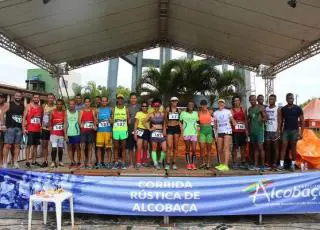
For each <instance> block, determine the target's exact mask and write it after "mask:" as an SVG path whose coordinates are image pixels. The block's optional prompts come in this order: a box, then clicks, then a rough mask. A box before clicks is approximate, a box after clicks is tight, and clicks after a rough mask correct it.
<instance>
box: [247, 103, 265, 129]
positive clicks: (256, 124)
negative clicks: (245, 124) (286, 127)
mask: <svg viewBox="0 0 320 230" xmlns="http://www.w3.org/2000/svg"><path fill="white" fill-rule="evenodd" d="M248 116H249V119H250V128H251V130H250V132H251V133H259V132H264V122H263V121H262V117H261V110H260V108H259V107H258V106H256V107H254V108H251V109H250V110H249V115H248Z"/></svg>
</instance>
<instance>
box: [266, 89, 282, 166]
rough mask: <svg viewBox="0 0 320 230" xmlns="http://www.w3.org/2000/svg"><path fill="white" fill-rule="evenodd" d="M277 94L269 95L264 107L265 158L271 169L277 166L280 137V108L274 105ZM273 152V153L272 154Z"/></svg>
mask: <svg viewBox="0 0 320 230" xmlns="http://www.w3.org/2000/svg"><path fill="white" fill-rule="evenodd" d="M276 100H277V96H276V95H274V94H271V95H270V96H269V106H268V107H267V108H266V114H267V121H266V142H267V151H266V160H267V163H268V164H269V165H271V166H272V168H273V169H276V168H277V163H278V160H279V139H280V126H279V125H280V113H281V110H280V109H279V108H278V107H277V106H276ZM272 153H274V154H272Z"/></svg>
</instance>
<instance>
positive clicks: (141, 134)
mask: <svg viewBox="0 0 320 230" xmlns="http://www.w3.org/2000/svg"><path fill="white" fill-rule="evenodd" d="M136 133H137V136H138V137H142V136H143V133H144V130H142V129H137V132H136Z"/></svg>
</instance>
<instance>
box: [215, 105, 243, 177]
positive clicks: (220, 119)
mask: <svg viewBox="0 0 320 230" xmlns="http://www.w3.org/2000/svg"><path fill="white" fill-rule="evenodd" d="M218 107H219V110H217V111H215V112H214V120H215V126H216V127H217V133H218V154H220V155H221V156H222V159H224V160H223V162H224V163H221V164H220V165H218V166H216V167H215V168H216V169H218V170H220V171H229V166H228V164H229V158H230V155H231V141H232V127H231V123H232V124H233V126H236V124H237V123H236V121H235V120H234V119H233V117H232V114H231V111H230V110H229V109H225V108H224V107H225V101H224V100H223V99H219V100H218Z"/></svg>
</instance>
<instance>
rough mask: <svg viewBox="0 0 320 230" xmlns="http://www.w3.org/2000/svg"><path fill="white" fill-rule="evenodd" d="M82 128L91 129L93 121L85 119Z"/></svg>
mask: <svg viewBox="0 0 320 230" xmlns="http://www.w3.org/2000/svg"><path fill="white" fill-rule="evenodd" d="M83 128H85V129H93V122H92V121H87V122H85V123H84V125H83Z"/></svg>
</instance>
